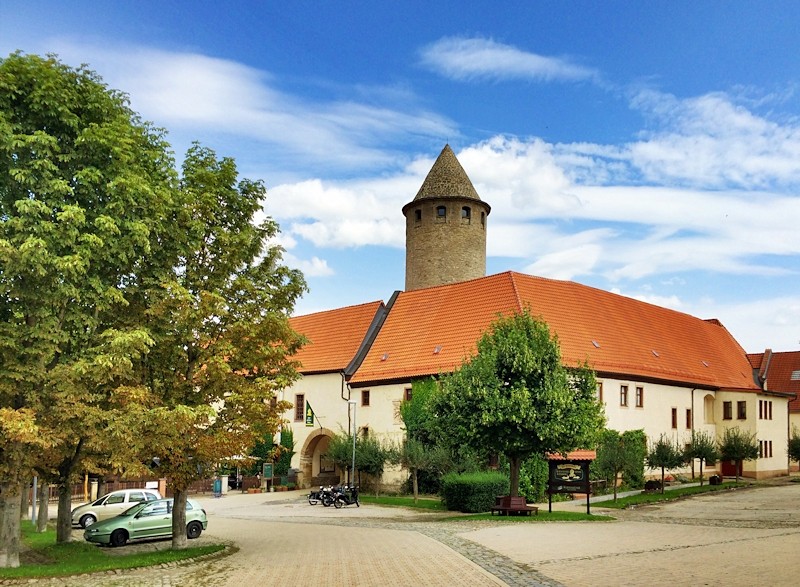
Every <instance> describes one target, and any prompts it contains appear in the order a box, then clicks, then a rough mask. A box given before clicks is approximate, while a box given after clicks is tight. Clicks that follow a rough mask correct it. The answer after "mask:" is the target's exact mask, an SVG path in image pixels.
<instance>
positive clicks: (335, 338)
mask: <svg viewBox="0 0 800 587" xmlns="http://www.w3.org/2000/svg"><path fill="white" fill-rule="evenodd" d="M382 306H383V302H381V301H377V302H369V303H366V304H360V305H358V306H348V307H346V308H338V309H336V310H328V311H326V312H317V313H315V314H307V315H305V316H294V317H292V318H290V319H289V323H290V324H291V325H292V328H293V329H294V330H295V331H297V332H299V333H300V334H302V335H303V336H305V337H306V338H307V339H308V343H307V344H306V345H305V346H304V347H303V348H301V349H300V350H299V351H298V352H297V353H296V354H295V356H294V358H295V359H296V360H298V361H300V363H301V364H302V367H301V368H300V372H301V373H303V374H306V375H307V374H309V373H330V372H335V371H344V369H345V367H347V366H348V364H349V363H350V361H352V360H353V357H355V355H356V352H357V351H358V348H359V346H361V342H362V341H363V340H364V337H365V336H366V334H367V330H368V329H369V326H370V324H372V320H373V318H375V314H376V313H377V312H378V310H379V309H380V308H381V307H382Z"/></svg>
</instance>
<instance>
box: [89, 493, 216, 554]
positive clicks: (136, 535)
mask: <svg viewBox="0 0 800 587" xmlns="http://www.w3.org/2000/svg"><path fill="white" fill-rule="evenodd" d="M207 527H208V518H207V516H206V511H205V510H204V509H203V508H202V507H200V504H199V503H197V502H196V501H195V500H193V499H188V500H186V537H187V538H198V537H199V536H200V534H202V533H203V530H205V529H206V528H207ZM170 537H172V499H159V500H157V501H153V502H149V503H139V504H136V505H135V506H133V507H131V508H129V509H127V510H125V511H124V512H122V513H121V514H120V515H118V516H116V517H113V518H111V519H110V520H104V521H102V522H97V523H96V524H92V525H91V526H89V527H88V528H86V530H85V531H84V532H83V538H84V539H85V540H87V541H88V542H96V543H98V544H110V545H111V546H123V545H125V543H127V542H128V541H129V540H138V539H141V538H170Z"/></svg>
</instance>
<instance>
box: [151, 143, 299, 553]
mask: <svg viewBox="0 0 800 587" xmlns="http://www.w3.org/2000/svg"><path fill="white" fill-rule="evenodd" d="M180 196H181V208H180V211H179V214H178V224H179V227H180V232H179V234H180V235H181V239H182V240H181V241H179V242H178V243H177V244H176V246H174V248H173V250H172V251H171V255H172V256H173V258H172V259H170V262H169V267H171V268H172V274H171V275H170V278H169V279H162V280H161V281H160V282H158V283H153V284H151V287H150V288H149V289H148V291H147V299H146V300H143V301H142V303H143V304H144V303H145V302H146V303H147V304H148V307H149V309H148V317H149V319H150V320H149V322H148V327H149V330H150V332H151V333H152V336H153V338H154V344H153V346H152V348H151V349H150V352H149V353H148V354H147V355H145V356H143V360H142V362H141V364H140V366H139V367H140V373H141V378H142V381H144V382H146V383H147V385H148V387H149V389H150V390H151V391H152V393H153V394H154V396H155V398H156V400H157V402H158V405H156V406H155V407H154V408H153V409H152V410H151V417H150V418H149V422H150V423H151V424H152V426H153V429H152V434H151V435H150V438H151V439H153V440H152V446H148V447H145V448H146V449H148V450H150V451H152V452H153V453H155V454H156V455H157V456H158V457H159V458H160V468H161V474H162V475H164V476H166V477H167V479H168V483H169V484H170V486H171V487H172V489H173V491H174V496H175V505H174V508H173V516H172V528H173V538H172V544H173V548H183V547H185V545H186V523H185V515H186V510H185V507H186V496H187V494H186V492H187V489H188V487H189V485H190V484H191V483H192V482H193V481H194V480H196V479H198V478H200V477H202V476H204V475H206V474H208V472H209V471H211V470H213V467H214V465H215V464H216V463H218V462H220V461H223V460H226V459H231V458H234V457H237V456H241V455H246V454H248V453H249V452H250V450H251V449H252V448H253V446H254V445H255V442H256V441H257V440H259V439H261V438H263V437H264V436H265V435H268V434H274V433H275V432H277V430H278V428H279V427H280V424H281V414H282V413H283V412H284V411H285V410H287V409H289V408H290V407H291V404H289V403H288V402H275V403H273V402H271V401H270V399H272V398H274V397H275V394H276V392H277V391H278V390H279V389H282V388H285V387H288V386H289V385H290V384H291V383H292V382H293V381H294V380H295V379H296V378H297V377H298V374H297V371H296V365H295V363H294V361H293V360H292V359H291V355H292V354H293V353H294V352H295V351H296V350H297V349H298V348H299V346H300V344H301V343H302V342H303V341H302V339H301V338H300V337H299V336H298V335H297V334H296V333H295V332H293V331H292V329H291V328H290V326H289V321H288V317H289V315H290V313H291V311H292V309H293V307H294V303H295V301H296V299H297V298H298V297H299V296H300V295H301V294H302V293H303V292H304V291H305V282H304V280H303V277H302V275H301V274H300V273H299V272H298V271H295V270H290V269H288V268H287V267H285V266H284V265H283V264H282V263H281V255H282V250H281V249H280V247H278V246H276V245H273V244H271V242H272V241H273V239H274V238H275V237H276V236H277V234H278V225H277V224H276V223H275V222H274V221H273V220H271V219H269V218H266V219H265V220H263V221H262V222H260V223H258V224H256V223H255V218H256V217H257V216H258V215H260V214H261V213H262V201H263V200H264V198H265V189H264V186H263V184H262V183H261V182H254V181H249V180H246V179H241V180H240V179H239V175H238V171H237V169H236V164H235V162H234V161H233V160H232V159H230V158H222V159H218V158H217V156H216V154H215V153H214V152H213V151H212V150H210V149H208V148H204V147H201V146H199V145H197V144H195V145H193V146H192V147H191V148H190V149H189V151H188V153H187V155H186V158H185V160H184V163H183V167H182V177H181V181H180Z"/></svg>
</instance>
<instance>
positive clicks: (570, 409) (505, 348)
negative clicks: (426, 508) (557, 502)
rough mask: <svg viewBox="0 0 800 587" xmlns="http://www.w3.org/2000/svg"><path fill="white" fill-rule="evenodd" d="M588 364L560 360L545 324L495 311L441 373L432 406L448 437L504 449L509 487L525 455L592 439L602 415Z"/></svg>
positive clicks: (515, 490) (514, 489) (514, 486)
mask: <svg viewBox="0 0 800 587" xmlns="http://www.w3.org/2000/svg"><path fill="white" fill-rule="evenodd" d="M596 387H597V384H596V380H595V376H594V372H593V371H591V370H590V369H589V368H588V367H587V366H585V365H584V366H580V367H576V368H567V367H565V366H564V365H563V363H562V360H561V350H560V347H559V344H558V339H557V337H556V336H552V335H551V333H550V329H549V328H548V326H547V324H546V323H544V322H543V321H542V320H539V319H536V318H534V317H533V316H531V314H530V312H528V311H527V310H526V311H523V312H521V313H516V314H513V315H511V316H507V317H501V318H498V319H497V320H496V321H495V322H494V323H493V324H492V326H491V327H490V328H489V330H488V331H487V332H486V333H485V334H484V335H483V336H482V337H481V339H480V340H479V341H478V344H477V354H476V355H475V356H474V357H472V358H471V359H469V360H468V361H466V362H465V363H464V364H463V365H462V366H461V367H460V368H459V369H457V370H456V371H455V372H453V373H452V374H450V375H447V376H445V377H443V378H442V386H441V393H439V394H438V395H437V396H436V399H435V401H434V408H433V411H434V413H435V416H436V418H437V421H438V424H437V425H438V426H439V427H440V428H441V429H442V430H444V429H446V430H447V436H448V437H449V438H450V440H451V441H452V442H454V443H464V444H467V445H470V446H472V447H475V448H478V449H481V450H483V451H486V452H494V453H502V454H504V455H505V456H506V457H507V458H508V460H509V463H510V465H511V479H510V482H511V495H513V496H517V495H519V470H520V466H521V463H522V462H523V461H524V460H525V459H526V458H527V457H529V456H530V455H534V454H538V455H541V456H544V455H546V454H547V453H566V452H568V451H570V450H573V449H575V448H578V447H581V446H583V447H588V446H594V440H595V437H596V435H597V434H598V433H599V432H600V431H601V430H602V428H603V423H604V416H603V411H602V407H601V406H600V404H599V402H598V401H597V399H596Z"/></svg>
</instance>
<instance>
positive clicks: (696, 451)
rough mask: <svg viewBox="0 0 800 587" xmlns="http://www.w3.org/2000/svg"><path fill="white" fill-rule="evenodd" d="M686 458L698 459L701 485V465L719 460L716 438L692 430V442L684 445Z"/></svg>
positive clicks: (711, 463) (706, 433)
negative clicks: (686, 445)
mask: <svg viewBox="0 0 800 587" xmlns="http://www.w3.org/2000/svg"><path fill="white" fill-rule="evenodd" d="M686 458H687V460H691V459H697V460H699V461H700V485H701V486H702V485H703V465H706V464H708V465H713V464H714V463H716V462H717V461H718V460H719V448H718V447H717V441H716V439H715V438H714V437H713V436H711V434H709V433H708V432H704V431H701V430H693V431H692V442H691V444H689V446H688V447H686Z"/></svg>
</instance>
